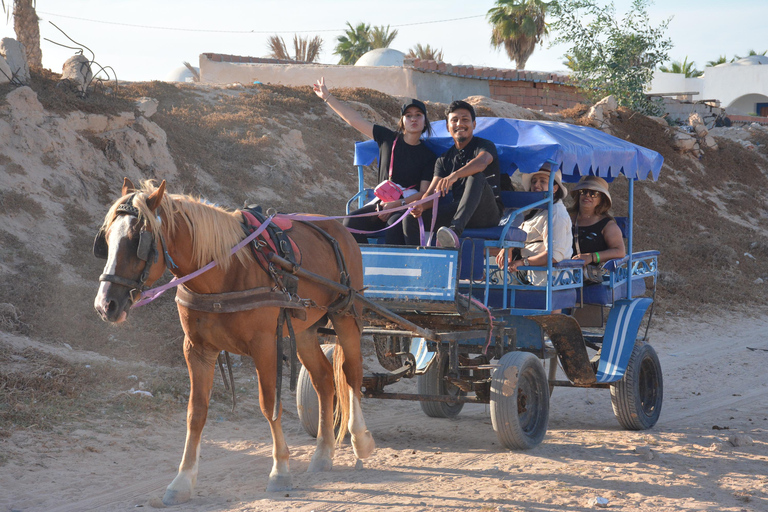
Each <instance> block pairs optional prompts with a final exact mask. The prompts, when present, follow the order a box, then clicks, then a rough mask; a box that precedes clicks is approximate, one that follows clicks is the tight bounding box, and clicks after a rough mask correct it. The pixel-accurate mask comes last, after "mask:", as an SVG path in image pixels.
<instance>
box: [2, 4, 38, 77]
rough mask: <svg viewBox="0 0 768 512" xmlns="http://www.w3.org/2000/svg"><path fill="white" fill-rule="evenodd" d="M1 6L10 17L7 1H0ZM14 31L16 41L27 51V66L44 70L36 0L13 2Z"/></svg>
mask: <svg viewBox="0 0 768 512" xmlns="http://www.w3.org/2000/svg"><path fill="white" fill-rule="evenodd" d="M0 4H2V7H3V12H5V13H6V15H9V16H10V13H9V12H8V9H7V8H6V6H5V0H0ZM9 5H10V0H9ZM13 30H14V31H15V32H16V39H18V41H19V42H20V43H21V44H23V45H24V48H25V49H26V50H27V65H28V66H29V67H30V68H31V69H42V68H43V52H41V51H40V18H38V17H37V11H35V0H13Z"/></svg>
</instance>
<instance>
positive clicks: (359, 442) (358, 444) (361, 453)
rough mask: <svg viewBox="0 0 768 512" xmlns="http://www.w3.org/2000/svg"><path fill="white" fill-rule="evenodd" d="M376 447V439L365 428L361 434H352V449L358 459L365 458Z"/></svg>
mask: <svg viewBox="0 0 768 512" xmlns="http://www.w3.org/2000/svg"><path fill="white" fill-rule="evenodd" d="M375 449H376V441H374V440H373V436H372V435H371V432H370V431H369V430H366V431H365V433H364V434H363V435H362V436H359V437H358V436H352V450H353V451H354V452H355V456H356V457H357V458H358V459H367V458H368V457H370V456H371V454H372V453H373V450H375Z"/></svg>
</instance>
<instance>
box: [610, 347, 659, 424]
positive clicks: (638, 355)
mask: <svg viewBox="0 0 768 512" xmlns="http://www.w3.org/2000/svg"><path fill="white" fill-rule="evenodd" d="M663 398H664V381H663V379H662V376H661V363H659V357H658V356H657V355H656V351H655V350H653V347H652V346H650V345H648V344H647V343H644V342H637V343H636V344H635V347H634V348H633V349H632V355H631V356H629V362H628V363H627V372H626V373H625V374H624V378H622V379H621V380H620V381H618V382H615V383H613V384H611V405H612V406H613V414H614V415H615V416H616V419H617V420H619V423H620V424H621V426H622V427H624V428H625V429H627V430H647V429H649V428H651V427H653V426H654V425H655V424H656V422H657V421H658V420H659V415H661V402H662V400H663Z"/></svg>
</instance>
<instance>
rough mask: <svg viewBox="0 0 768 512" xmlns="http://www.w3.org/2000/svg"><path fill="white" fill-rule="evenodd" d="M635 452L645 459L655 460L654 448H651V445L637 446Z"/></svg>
mask: <svg viewBox="0 0 768 512" xmlns="http://www.w3.org/2000/svg"><path fill="white" fill-rule="evenodd" d="M635 452H636V453H637V454H638V455H640V457H641V458H642V459H643V460H653V450H651V447H650V446H635Z"/></svg>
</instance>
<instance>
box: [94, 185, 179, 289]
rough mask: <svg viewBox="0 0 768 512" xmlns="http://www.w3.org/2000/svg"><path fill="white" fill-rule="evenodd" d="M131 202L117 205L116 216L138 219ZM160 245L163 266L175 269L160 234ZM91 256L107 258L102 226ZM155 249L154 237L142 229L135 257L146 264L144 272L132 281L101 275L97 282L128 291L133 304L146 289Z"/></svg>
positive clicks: (104, 231)
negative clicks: (161, 247)
mask: <svg viewBox="0 0 768 512" xmlns="http://www.w3.org/2000/svg"><path fill="white" fill-rule="evenodd" d="M132 200H133V196H131V197H130V198H129V199H128V201H127V202H125V203H123V204H121V205H119V206H118V207H117V209H116V210H115V214H116V215H130V216H131V217H136V218H137V219H138V218H139V209H138V208H136V207H135V206H133V205H132V204H130V203H131V202H132ZM159 236H160V243H161V244H162V245H163V254H164V255H165V266H166V267H167V268H168V269H169V270H170V269H171V268H172V266H174V267H175V265H174V263H173V260H172V259H171V256H170V255H169V254H168V249H167V247H166V245H165V239H164V238H163V235H162V233H160V234H159ZM93 255H94V256H96V257H97V258H99V259H103V260H105V259H107V258H108V257H109V247H108V245H107V232H106V230H105V229H104V227H103V226H102V227H101V229H99V232H98V233H96V238H94V240H93ZM158 255H159V254H158V252H157V247H156V244H155V237H154V235H153V234H152V233H151V232H149V231H147V230H146V229H144V228H142V229H141V231H140V232H139V246H138V247H137V249H136V257H137V258H139V259H140V260H142V261H144V262H146V264H145V265H144V270H142V272H141V275H140V276H139V279H138V280H136V281H134V280H133V279H128V278H125V277H122V276H118V275H116V274H101V275H100V276H99V281H107V282H110V283H114V284H119V285H121V286H125V287H126V288H129V289H130V298H131V303H135V302H136V301H138V300H139V298H140V297H141V292H143V291H144V290H145V289H146V286H145V283H146V282H147V279H148V278H149V272H150V270H151V269H152V265H154V264H155V263H157V258H158Z"/></svg>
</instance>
